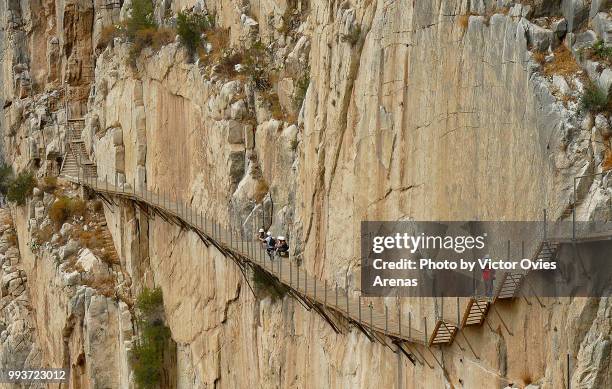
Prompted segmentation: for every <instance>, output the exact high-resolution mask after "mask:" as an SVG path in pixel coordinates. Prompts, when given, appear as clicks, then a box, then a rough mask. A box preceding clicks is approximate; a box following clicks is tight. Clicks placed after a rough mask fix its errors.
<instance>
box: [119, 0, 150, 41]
mask: <svg viewBox="0 0 612 389" xmlns="http://www.w3.org/2000/svg"><path fill="white" fill-rule="evenodd" d="M149 28H152V29H157V24H156V23H155V19H154V17H153V2H152V1H151V0H132V12H131V13H130V17H129V18H127V20H126V32H127V35H128V38H129V39H130V40H131V41H133V40H134V39H135V38H136V33H137V32H138V31H140V30H145V29H149Z"/></svg>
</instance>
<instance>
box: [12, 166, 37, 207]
mask: <svg viewBox="0 0 612 389" xmlns="http://www.w3.org/2000/svg"><path fill="white" fill-rule="evenodd" d="M35 186H36V178H34V174H32V172H21V173H19V175H18V176H17V177H16V178H15V179H14V180H11V181H10V182H9V185H8V189H7V194H6V198H7V199H8V200H9V201H12V202H14V203H16V204H17V205H24V204H25V202H26V200H27V198H28V197H30V196H31V195H32V191H33V190H34V187H35Z"/></svg>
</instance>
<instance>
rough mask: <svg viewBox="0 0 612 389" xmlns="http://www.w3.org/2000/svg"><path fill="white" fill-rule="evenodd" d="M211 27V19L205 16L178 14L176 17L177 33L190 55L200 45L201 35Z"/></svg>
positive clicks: (186, 13)
mask: <svg viewBox="0 0 612 389" xmlns="http://www.w3.org/2000/svg"><path fill="white" fill-rule="evenodd" d="M212 26H213V23H212V19H211V18H210V17H209V16H207V15H201V14H197V13H188V12H179V13H178V15H177V17H176V29H177V33H178V35H179V37H180V39H181V43H182V44H183V45H185V47H186V48H187V50H189V53H190V54H191V55H193V54H195V52H196V50H197V48H198V47H199V46H200V44H201V43H202V33H203V32H204V31H206V30H208V29H210V28H211V27H212Z"/></svg>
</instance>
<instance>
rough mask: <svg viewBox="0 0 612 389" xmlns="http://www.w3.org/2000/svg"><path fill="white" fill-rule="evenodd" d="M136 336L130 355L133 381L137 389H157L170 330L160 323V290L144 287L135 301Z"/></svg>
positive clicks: (161, 298) (161, 310)
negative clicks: (138, 332) (137, 331)
mask: <svg viewBox="0 0 612 389" xmlns="http://www.w3.org/2000/svg"><path fill="white" fill-rule="evenodd" d="M136 307H137V308H138V313H137V316H138V327H139V330H140V334H139V337H138V342H137V343H136V346H135V347H134V351H133V354H132V363H133V367H134V380H135V381H136V385H137V386H138V387H139V388H157V387H159V386H160V384H161V383H162V378H163V366H164V351H165V350H166V348H167V346H168V341H169V340H170V329H169V328H168V327H167V326H166V325H165V324H164V321H163V319H162V316H163V296H162V292H161V289H160V288H155V289H149V288H145V289H144V290H143V291H142V292H141V293H140V295H138V297H137V299H136Z"/></svg>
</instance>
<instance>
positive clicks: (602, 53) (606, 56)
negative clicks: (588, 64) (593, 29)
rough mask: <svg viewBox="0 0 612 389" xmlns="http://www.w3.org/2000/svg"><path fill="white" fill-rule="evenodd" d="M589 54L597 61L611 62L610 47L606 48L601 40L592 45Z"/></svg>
mask: <svg viewBox="0 0 612 389" xmlns="http://www.w3.org/2000/svg"><path fill="white" fill-rule="evenodd" d="M591 53H592V54H593V56H595V57H597V58H599V59H602V60H606V61H610V60H612V46H606V44H605V42H604V41H602V40H598V41H597V42H595V43H594V44H593V46H592V47H591Z"/></svg>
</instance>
